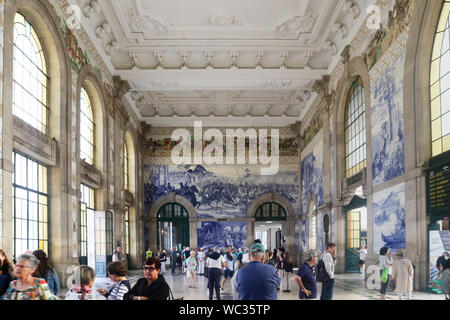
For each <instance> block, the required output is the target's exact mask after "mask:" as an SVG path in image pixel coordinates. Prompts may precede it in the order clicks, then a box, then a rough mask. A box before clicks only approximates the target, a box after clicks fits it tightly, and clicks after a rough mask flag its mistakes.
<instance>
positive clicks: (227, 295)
mask: <svg viewBox="0 0 450 320" xmlns="http://www.w3.org/2000/svg"><path fill="white" fill-rule="evenodd" d="M179 271H180V270H178V273H177V274H175V275H171V274H170V272H169V273H167V274H165V275H164V276H165V278H166V281H167V283H168V284H169V286H170V288H171V289H172V292H173V294H174V296H175V298H180V297H183V298H184V299H185V300H208V296H209V295H208V289H207V284H208V279H207V278H206V277H204V276H197V287H196V288H189V279H187V278H186V275H185V274H181V273H180V272H179ZM141 275H142V271H141V270H131V271H130V272H129V276H128V279H129V280H130V282H131V285H132V286H133V285H134V284H135V283H136V281H137V279H139V278H140V277H141ZM365 283H366V282H365V281H364V279H362V278H361V275H359V274H339V275H336V280H335V288H334V294H333V300H379V299H380V297H379V293H378V290H375V289H372V290H371V289H368V288H367V287H366V284H365ZM111 285H112V282H111V281H110V280H109V279H108V278H96V280H95V285H94V286H95V287H97V288H106V289H107V288H108V287H109V286H111ZM281 289H282V290H283V288H281ZM94 291H95V290H94ZM66 292H67V289H63V290H61V292H60V293H59V296H60V297H61V298H62V299H64V296H65V294H66ZM319 294H320V284H319ZM221 298H222V299H223V300H232V295H231V285H230V281H227V283H226V284H225V290H223V291H222V293H221ZM96 299H98V300H102V299H104V298H103V297H102V296H100V295H98V296H96ZM214 299H215V293H214ZM297 299H298V286H297V284H296V283H295V281H294V278H293V277H292V278H291V292H288V293H285V292H282V291H279V292H278V300H297ZM386 299H387V300H398V298H397V294H396V293H395V292H393V291H389V290H388V292H387V295H386ZM412 299H413V300H444V295H438V294H431V293H426V292H419V291H415V292H413V296H412Z"/></svg>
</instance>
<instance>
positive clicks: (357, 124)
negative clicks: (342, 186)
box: [345, 77, 366, 178]
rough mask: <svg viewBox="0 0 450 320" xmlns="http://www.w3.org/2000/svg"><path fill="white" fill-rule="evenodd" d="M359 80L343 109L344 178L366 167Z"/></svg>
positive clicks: (364, 119) (361, 89) (362, 96)
mask: <svg viewBox="0 0 450 320" xmlns="http://www.w3.org/2000/svg"><path fill="white" fill-rule="evenodd" d="M365 109H366V105H365V98H364V87H363V86H362V83H361V78H360V77H358V78H357V79H355V81H354V82H353V85H352V87H351V89H350V92H349V95H348V100H347V107H346V109H345V176H346V177H347V178H350V177H351V176H353V175H355V174H356V173H358V172H360V171H361V170H362V169H363V168H365V167H366V116H365Z"/></svg>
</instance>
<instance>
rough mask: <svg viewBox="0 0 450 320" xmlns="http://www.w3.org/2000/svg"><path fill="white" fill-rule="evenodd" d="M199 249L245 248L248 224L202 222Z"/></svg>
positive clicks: (198, 241) (198, 230)
mask: <svg viewBox="0 0 450 320" xmlns="http://www.w3.org/2000/svg"><path fill="white" fill-rule="evenodd" d="M197 246H198V248H213V247H217V248H224V247H226V246H232V247H233V248H245V247H248V244H247V222H200V223H199V224H198V229H197Z"/></svg>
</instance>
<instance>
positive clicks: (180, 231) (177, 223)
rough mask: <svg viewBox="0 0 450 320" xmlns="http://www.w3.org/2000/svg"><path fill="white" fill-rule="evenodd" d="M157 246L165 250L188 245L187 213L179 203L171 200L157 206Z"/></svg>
mask: <svg viewBox="0 0 450 320" xmlns="http://www.w3.org/2000/svg"><path fill="white" fill-rule="evenodd" d="M157 246H158V248H159V249H166V250H169V249H171V248H172V247H173V246H176V247H177V248H178V249H180V250H181V248H182V247H183V246H189V213H188V211H187V210H186V208H185V207H184V206H182V205H181V204H179V203H176V202H172V203H167V204H165V205H163V206H162V207H161V208H159V210H158V214H157Z"/></svg>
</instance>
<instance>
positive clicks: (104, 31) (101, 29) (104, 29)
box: [95, 22, 112, 39]
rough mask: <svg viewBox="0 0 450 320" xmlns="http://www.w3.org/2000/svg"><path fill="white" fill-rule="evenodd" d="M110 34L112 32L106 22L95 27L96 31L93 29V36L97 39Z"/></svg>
mask: <svg viewBox="0 0 450 320" xmlns="http://www.w3.org/2000/svg"><path fill="white" fill-rule="evenodd" d="M111 33H112V30H111V27H110V25H109V24H108V22H103V23H102V24H100V25H99V26H97V29H95V34H96V36H97V38H99V39H102V38H104V37H106V36H107V35H109V34H111Z"/></svg>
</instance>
